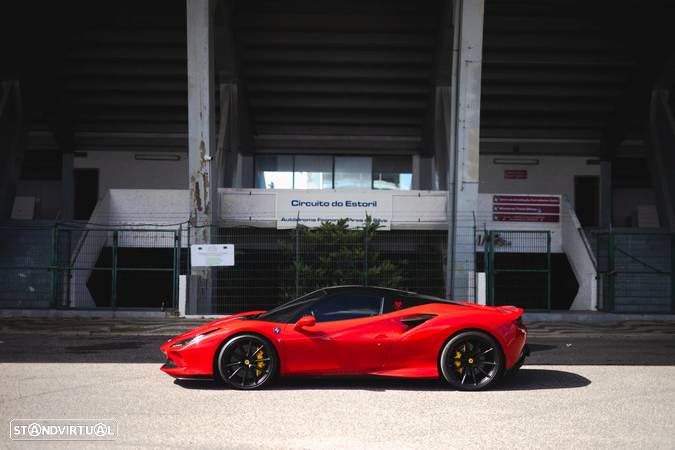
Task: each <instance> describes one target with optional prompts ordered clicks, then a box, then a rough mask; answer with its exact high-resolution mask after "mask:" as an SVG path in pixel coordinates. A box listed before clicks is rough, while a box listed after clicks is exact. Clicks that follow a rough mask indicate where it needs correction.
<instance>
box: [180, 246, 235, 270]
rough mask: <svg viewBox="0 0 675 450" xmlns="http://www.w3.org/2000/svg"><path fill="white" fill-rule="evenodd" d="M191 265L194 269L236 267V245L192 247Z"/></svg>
mask: <svg viewBox="0 0 675 450" xmlns="http://www.w3.org/2000/svg"><path fill="white" fill-rule="evenodd" d="M190 264H191V265H192V267H215V266H234V245H232V244H226V245H223V244H216V245H211V244H209V245H204V244H194V245H191V246H190Z"/></svg>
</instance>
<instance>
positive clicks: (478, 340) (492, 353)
mask: <svg viewBox="0 0 675 450" xmlns="http://www.w3.org/2000/svg"><path fill="white" fill-rule="evenodd" d="M439 365H440V368H441V373H442V375H443V378H445V380H446V381H447V382H448V383H449V384H450V385H452V386H453V387H455V388H456V389H459V390H462V391H477V390H479V389H485V388H487V387H488V386H491V385H492V384H493V383H494V382H495V381H497V379H498V378H499V376H500V374H501V373H502V369H503V367H504V357H503V355H502V350H501V348H500V347H499V344H497V342H496V341H495V340H494V338H493V337H492V336H489V335H487V334H485V333H481V332H480V331H465V332H462V333H459V334H458V335H456V336H455V337H453V338H452V339H450V340H449V341H448V342H447V343H446V344H445V346H444V347H443V349H442V351H441V355H440V360H439Z"/></svg>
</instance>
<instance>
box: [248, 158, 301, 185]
mask: <svg viewBox="0 0 675 450" xmlns="http://www.w3.org/2000/svg"><path fill="white" fill-rule="evenodd" d="M255 167H256V168H255V187H256V188H258V189H293V156H292V155H258V156H256V159H255Z"/></svg>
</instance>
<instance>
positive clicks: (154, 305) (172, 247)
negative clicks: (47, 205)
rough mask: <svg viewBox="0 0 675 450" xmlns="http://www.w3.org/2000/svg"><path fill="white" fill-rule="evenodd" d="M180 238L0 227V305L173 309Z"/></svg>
mask: <svg viewBox="0 0 675 450" xmlns="http://www.w3.org/2000/svg"><path fill="white" fill-rule="evenodd" d="M181 239H182V232H181V230H180V228H179V229H178V230H167V229H148V228H143V229H140V228H132V227H91V226H87V227H81V226H75V225H63V224H56V225H54V226H0V307H2V308H79V309H95V308H112V309H116V308H147V309H171V308H173V307H174V306H175V305H176V304H177V292H178V285H177V279H178V274H179V273H180V270H181V264H180V255H181V247H182V245H181Z"/></svg>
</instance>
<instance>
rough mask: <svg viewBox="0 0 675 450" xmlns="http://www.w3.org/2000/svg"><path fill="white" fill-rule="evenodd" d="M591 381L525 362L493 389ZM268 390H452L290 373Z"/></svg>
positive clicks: (210, 386) (413, 382) (185, 384)
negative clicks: (298, 375)
mask: <svg viewBox="0 0 675 450" xmlns="http://www.w3.org/2000/svg"><path fill="white" fill-rule="evenodd" d="M174 384H176V385H177V386H180V387H182V388H184V389H200V390H228V389H229V388H228V387H227V386H224V385H223V384H221V383H218V382H215V381H204V380H198V381H189V380H175V381H174ZM589 384H591V380H589V379H588V378H586V377H583V376H581V375H578V374H576V373H572V372H566V371H563V370H553V369H528V368H527V367H526V366H525V367H523V368H522V369H520V370H519V371H518V372H517V373H515V374H513V375H511V376H507V377H505V378H503V379H502V380H500V381H499V382H498V383H497V384H496V385H495V386H494V387H493V388H492V389H491V390H492V391H532V390H544V389H572V388H581V387H584V386H588V385H589ZM265 390H268V391H286V390H364V391H372V392H385V391H451V390H452V388H451V387H449V386H448V385H446V384H445V383H442V382H441V381H440V380H435V379H433V380H431V379H409V378H389V377H375V376H372V377H371V376H367V377H351V376H350V377H320V378H319V377H290V378H282V379H279V380H277V381H276V383H274V384H273V385H272V386H270V387H268V388H266V389H265Z"/></svg>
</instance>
